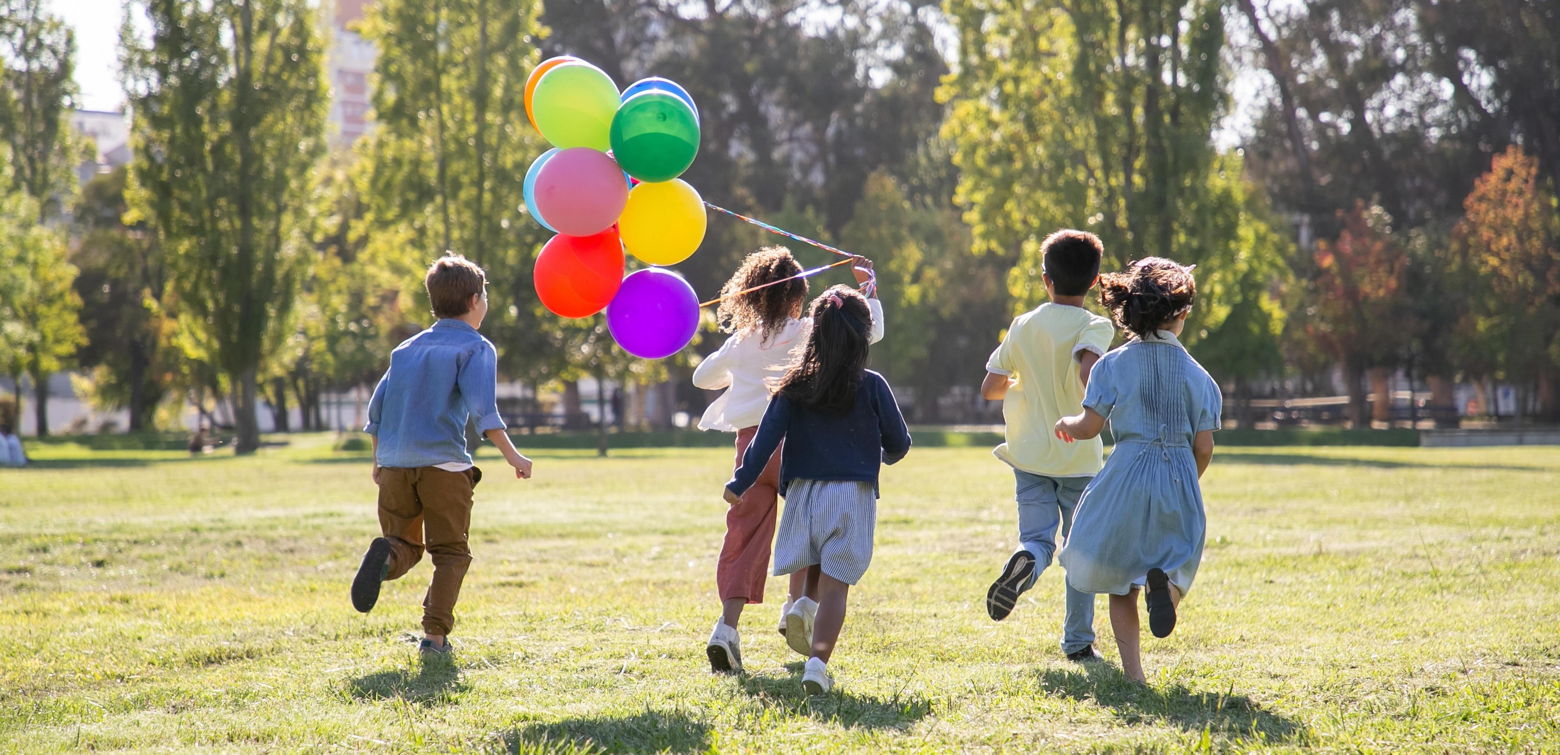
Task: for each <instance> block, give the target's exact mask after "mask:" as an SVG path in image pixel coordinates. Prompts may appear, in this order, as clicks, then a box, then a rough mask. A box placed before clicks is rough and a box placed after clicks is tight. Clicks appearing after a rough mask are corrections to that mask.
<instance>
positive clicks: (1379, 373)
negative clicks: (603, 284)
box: [1370, 367, 1392, 427]
mask: <svg viewBox="0 0 1560 755" xmlns="http://www.w3.org/2000/svg"><path fill="white" fill-rule="evenodd" d="M1370 393H1371V396H1372V397H1373V399H1372V403H1371V409H1370V419H1371V422H1384V423H1386V424H1387V426H1389V427H1390V426H1391V425H1392V370H1391V368H1389V367H1372V368H1370Z"/></svg>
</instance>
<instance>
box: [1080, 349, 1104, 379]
mask: <svg viewBox="0 0 1560 755" xmlns="http://www.w3.org/2000/svg"><path fill="white" fill-rule="evenodd" d="M1098 361H1100V355H1099V354H1096V353H1094V352H1092V351H1080V352H1078V379H1079V380H1082V381H1083V387H1085V388H1088V387H1089V373H1091V372H1094V363H1095V362H1098Z"/></svg>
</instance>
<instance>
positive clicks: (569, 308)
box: [524, 56, 707, 359]
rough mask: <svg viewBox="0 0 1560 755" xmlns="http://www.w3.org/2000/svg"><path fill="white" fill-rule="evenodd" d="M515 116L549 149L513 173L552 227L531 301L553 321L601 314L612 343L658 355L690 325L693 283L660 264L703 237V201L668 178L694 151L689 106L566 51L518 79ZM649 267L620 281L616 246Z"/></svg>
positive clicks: (685, 99) (683, 96)
mask: <svg viewBox="0 0 1560 755" xmlns="http://www.w3.org/2000/svg"><path fill="white" fill-rule="evenodd" d="M525 113H526V117H527V118H529V119H530V121H531V125H532V126H533V127H535V128H536V130H537V131H539V132H540V133H541V135H542V137H543V138H545V139H546V140H547V141H548V142H550V143H551V144H552V145H553V148H552V149H549V150H548V151H546V152H544V153H542V154H541V155H540V156H539V157H537V158H536V160H535V161H534V162H532V163H531V168H530V170H528V171H526V175H525V184H524V192H525V204H526V209H527V211H528V212H529V213H530V215H531V217H533V218H535V219H536V221H537V222H538V223H540V224H541V225H542V226H543V227H545V228H547V229H548V230H550V231H552V232H553V233H556V234H557V235H556V236H554V237H553V238H552V239H551V240H550V241H548V242H547V243H546V244H545V245H544V246H543V247H542V251H541V253H540V254H539V255H537V258H536V269H535V275H534V281H535V285H536V294H537V296H538V297H539V298H540V299H541V301H542V305H543V306H545V307H547V309H548V310H549V311H551V312H553V313H554V314H557V315H559V316H562V317H571V318H578V317H589V316H591V315H594V314H596V313H598V312H601V311H602V310H603V309H605V310H606V313H607V327H608V329H609V330H610V331H611V333H612V337H613V339H614V340H616V341H617V343H618V345H619V346H620V347H622V348H623V350H624V351H627V352H628V353H630V354H633V355H634V356H637V357H641V358H644V359H660V358H663V357H667V356H671V355H672V354H675V353H677V352H678V351H681V350H682V349H683V348H685V347H686V346H687V345H688V343H689V342H690V341H692V340H693V336H694V333H695V332H696V331H697V330H698V326H699V300H698V297H697V296H696V295H695V294H694V291H693V287H692V286H690V285H688V282H687V281H686V280H684V279H683V278H682V276H680V275H677V274H676V273H675V272H672V271H671V270H668V269H666V266H669V265H675V264H677V263H679V262H682V261H684V260H686V259H688V257H690V256H692V255H693V253H694V252H695V251H697V250H698V248H699V244H700V243H701V242H703V240H704V232H705V226H706V222H707V218H706V215H705V209H704V200H703V198H702V197H700V196H699V192H697V191H695V190H694V188H693V187H692V186H690V185H688V183H687V182H686V181H683V180H681V179H679V178H678V176H680V175H682V173H683V172H684V171H686V170H687V169H688V166H690V165H692V164H693V159H694V157H695V156H696V155H697V154H698V151H699V111H698V107H697V106H696V105H695V104H694V101H693V97H692V96H690V95H689V94H688V92H687V90H685V89H683V88H682V87H681V86H679V85H678V84H677V83H676V82H673V81H670V80H667V79H663V78H659V77H652V78H648V79H642V80H640V81H637V82H635V83H634V84H632V85H630V86H629V87H628V88H627V89H625V90H623V91H622V92H621V93H619V92H618V90H617V86H616V84H614V83H613V81H612V79H611V77H609V76H607V74H606V73H605V72H603V71H602V70H601V69H599V68H597V67H595V66H593V65H591V64H590V63H587V62H585V61H584V60H581V59H579V58H575V57H571V56H561V57H557V58H551V59H548V60H546V61H543V62H542V64H541V65H539V66H537V67H536V70H534V71H532V72H531V76H530V78H529V79H528V80H527V81H526V85H525ZM625 249H626V250H627V252H628V254H630V255H632V256H633V257H635V258H637V259H638V260H640V261H642V262H644V263H646V264H648V265H651V267H649V268H646V269H642V270H637V271H635V272H633V273H631V274H629V275H628V276H627V277H625V276H624V271H625V256H624V250H625Z"/></svg>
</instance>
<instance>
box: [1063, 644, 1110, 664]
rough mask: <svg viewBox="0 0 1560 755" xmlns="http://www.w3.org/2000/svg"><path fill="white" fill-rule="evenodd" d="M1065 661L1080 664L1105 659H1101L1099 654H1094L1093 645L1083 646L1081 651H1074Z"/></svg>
mask: <svg viewBox="0 0 1560 755" xmlns="http://www.w3.org/2000/svg"><path fill="white" fill-rule="evenodd" d="M1067 660H1069V661H1078V662H1079V663H1082V662H1084V661H1102V660H1105V659H1104V658H1101V657H1100V654H1099V653H1096V652H1094V646H1093V645H1084V646H1083V649H1082V650H1074V651H1072V652H1071V653H1068V654H1067Z"/></svg>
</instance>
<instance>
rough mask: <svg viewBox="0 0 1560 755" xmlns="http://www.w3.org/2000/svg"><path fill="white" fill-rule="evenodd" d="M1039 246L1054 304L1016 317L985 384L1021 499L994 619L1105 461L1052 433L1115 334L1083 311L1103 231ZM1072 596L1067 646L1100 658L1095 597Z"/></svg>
mask: <svg viewBox="0 0 1560 755" xmlns="http://www.w3.org/2000/svg"><path fill="white" fill-rule="evenodd" d="M1040 249H1041V254H1042V255H1043V265H1044V267H1043V268H1042V270H1043V272H1042V273H1041V275H1040V280H1041V282H1042V283H1043V284H1044V285H1045V293H1046V296H1047V297H1048V298H1049V299H1050V301H1049V302H1046V303H1044V304H1041V305H1040V306H1039V307H1037V308H1035V309H1034V310H1032V311H1029V312H1025V313H1024V314H1022V315H1019V316H1018V317H1017V319H1015V320H1013V324H1012V325H1011V326H1009V327H1008V332H1007V337H1006V338H1004V339H1003V340H1002V345H1000V346H998V347H997V350H996V351H994V352H992V354H991V359H990V360H988V361H987V363H986V380H985V382H983V383H982V384H981V395H982V396H984V397H985V398H986V399H988V400H997V399H1001V401H1002V418H1003V420H1004V421H1005V422H1006V425H1007V427H1006V431H1007V442H1006V443H1003V444H1002V445H1000V446H997V448H996V451H994V453H995V454H996V457H997V458H998V459H1001V460H1002V461H1004V462H1007V464H1008V466H1011V467H1012V468H1013V476H1014V477H1015V478H1016V479H1015V483H1016V484H1015V494H1014V495H1015V498H1016V499H1017V501H1018V550H1016V551H1014V552H1013V555H1012V556H1010V557H1008V560H1007V564H1006V565H1004V566H1003V567H1002V572H1001V573H1000V574H999V575H998V576H997V579H996V581H995V582H993V583H992V584H991V587H990V588H989V589H987V590H986V613H987V614H988V615H989V616H991V618H992V619H994V620H996V621H1001V620H1003V619H1005V618H1007V616H1008V614H1009V613H1011V612H1012V611H1013V607H1014V606H1015V605H1016V604H1017V602H1018V597H1019V596H1020V595H1022V594H1023V593H1024V592H1025V591H1026V590H1028V589H1029V588H1030V587H1033V586H1034V584H1035V580H1036V579H1037V578H1039V576H1040V573H1041V572H1043V571H1045V569H1046V567H1048V566H1050V565H1051V558H1052V556H1054V555H1055V554H1056V538H1057V534H1058V530H1059V531H1060V534H1061V536H1062V538H1063V539H1065V538H1067V537H1068V533H1069V532H1070V531H1071V528H1072V525H1073V511H1074V507H1076V506H1077V505H1078V496H1079V495H1081V494H1082V493H1083V488H1084V486H1086V485H1088V484H1089V480H1091V479H1093V477H1094V475H1095V474H1096V473H1098V472H1099V471H1100V466H1101V465H1102V464H1103V463H1104V454H1105V447H1104V445H1103V444H1102V443H1101V442H1100V440H1099V439H1098V438H1093V439H1090V440H1088V441H1084V442H1082V443H1077V444H1072V445H1069V444H1067V443H1063V442H1062V441H1061V440H1059V439H1057V437H1056V436H1055V435H1054V434H1053V433H1052V426H1054V425H1055V424H1056V421H1057V420H1058V419H1061V418H1062V416H1064V415H1066V414H1071V413H1073V412H1076V411H1078V409H1079V408H1080V407H1081V406H1082V403H1083V391H1084V387H1085V386H1087V385H1088V384H1089V373H1090V371H1091V370H1092V369H1093V368H1094V363H1095V362H1096V361H1098V360H1099V358H1100V357H1101V356H1102V355H1104V353H1105V352H1106V350H1108V349H1109V348H1110V341H1111V339H1112V338H1114V337H1115V335H1116V331H1115V329H1114V328H1112V327H1111V324H1110V320H1107V319H1105V318H1103V317H1100V316H1099V315H1096V314H1094V313H1092V312H1090V311H1089V310H1087V309H1084V308H1083V299H1084V296H1085V295H1086V294H1088V293H1089V289H1090V288H1091V287H1093V286H1094V282H1095V281H1096V280H1098V279H1099V272H1100V256H1101V254H1103V252H1104V249H1103V248H1102V247H1101V245H1100V239H1099V237H1098V236H1095V235H1094V234H1092V233H1085V232H1083V231H1074V230H1061V231H1057V232H1055V233H1053V234H1051V235H1050V236H1047V237H1046V238H1045V241H1043V242H1041V245H1040ZM1066 595H1067V598H1066V600H1067V615H1066V618H1065V619H1064V620H1063V622H1062V652H1063V653H1064V654H1066V656H1067V657H1068V658H1069V659H1071V660H1075V661H1085V660H1093V659H1097V658H1099V656H1098V655H1096V654H1095V652H1094V596H1093V595H1089V594H1087V593H1082V592H1079V591H1077V590H1074V589H1072V588H1071V587H1067V588H1066Z"/></svg>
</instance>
